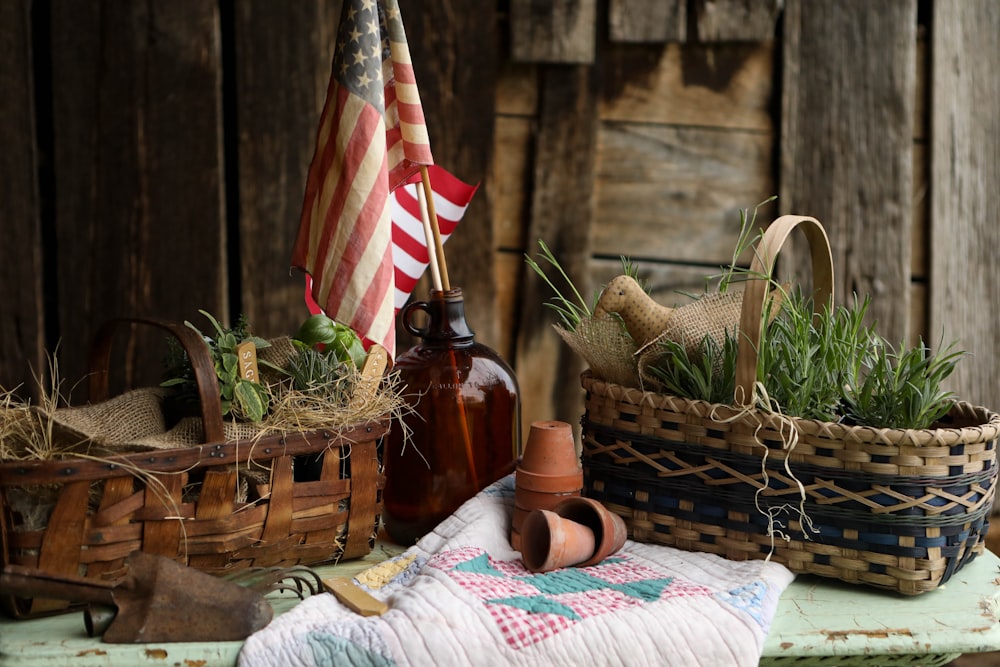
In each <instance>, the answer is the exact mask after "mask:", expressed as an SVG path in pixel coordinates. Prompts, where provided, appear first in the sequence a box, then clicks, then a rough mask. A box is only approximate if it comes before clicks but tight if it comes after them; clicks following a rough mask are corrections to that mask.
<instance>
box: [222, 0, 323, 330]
mask: <svg viewBox="0 0 1000 667" xmlns="http://www.w3.org/2000/svg"><path fill="white" fill-rule="evenodd" d="M340 6H341V3H340V0H336V1H334V0H316V1H314V2H294V3H276V2H272V1H270V0H241V1H240V2H234V3H232V8H233V14H232V16H231V20H232V25H231V26H224V30H225V29H226V28H229V30H230V31H231V35H232V37H233V51H232V63H231V66H232V67H233V68H234V69H235V76H234V77H233V79H234V82H235V88H234V89H233V90H230V91H227V93H229V96H228V99H231V100H232V105H233V107H234V109H233V112H234V117H233V119H232V120H231V121H230V123H231V127H230V128H229V131H230V132H233V129H234V128H235V134H236V135H238V136H237V140H236V142H235V144H236V150H237V155H236V156H233V155H229V156H228V157H229V158H235V159H229V160H227V170H228V171H229V174H228V175H229V181H230V183H231V184H234V185H233V186H231V188H230V189H229V192H230V199H229V202H228V203H229V207H228V208H227V211H228V213H229V215H230V217H233V216H234V215H235V216H236V217H237V218H238V222H239V225H238V228H237V229H238V237H239V241H238V246H239V262H238V268H239V274H238V275H237V276H234V278H235V279H238V280H239V281H240V282H239V287H238V289H237V290H233V291H235V292H236V297H237V298H239V299H240V300H241V303H240V305H239V306H238V309H239V310H241V311H242V312H244V313H246V315H247V317H248V318H249V320H250V322H251V323H252V324H253V327H254V330H255V331H256V332H257V333H258V334H259V335H261V336H268V337H271V336H278V335H281V334H287V333H289V332H293V331H294V330H295V327H297V326H298V325H299V323H301V321H302V319H303V305H302V304H303V291H304V290H303V279H302V277H301V276H300V275H292V274H291V268H290V267H291V257H292V244H293V243H294V242H295V232H296V230H297V229H298V221H299V216H300V213H301V210H302V193H303V191H304V184H305V182H306V174H307V173H308V170H309V163H310V161H311V160H312V156H313V150H314V148H315V145H316V126H317V122H318V119H319V114H320V111H321V110H322V108H323V102H324V100H325V99H326V89H327V83H328V82H329V80H330V59H331V56H332V53H333V52H332V44H333V42H334V39H335V36H336V31H337V22H338V21H339V20H340ZM226 18H227V19H229V18H230V17H229V15H228V14H227V15H226ZM226 55H228V53H227V54H226ZM227 145H229V144H227ZM234 188H235V189H236V190H237V192H236V193H235V197H234V196H233V193H232V190H233V189H234ZM234 199H235V201H234ZM234 209H235V211H234Z"/></svg>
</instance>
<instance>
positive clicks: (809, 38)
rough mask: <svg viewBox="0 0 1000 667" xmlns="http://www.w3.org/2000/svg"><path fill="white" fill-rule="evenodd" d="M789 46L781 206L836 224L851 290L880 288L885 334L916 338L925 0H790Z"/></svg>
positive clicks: (840, 287)
mask: <svg viewBox="0 0 1000 667" xmlns="http://www.w3.org/2000/svg"><path fill="white" fill-rule="evenodd" d="M783 47H784V50H783V52H784V55H783V60H782V62H783V72H784V82H783V86H782V115H781V122H782V128H781V177H780V178H781V196H780V198H779V206H780V208H781V211H782V212H783V213H800V214H808V215H813V216H815V217H817V218H818V219H819V220H820V221H821V222H822V223H823V224H824V226H825V227H826V229H827V234H828V235H829V236H830V243H831V246H832V249H833V264H834V273H835V275H834V278H835V292H837V293H839V294H840V295H841V297H840V302H841V303H844V302H846V301H847V300H850V299H851V298H852V294H857V295H859V297H863V296H864V295H866V294H870V295H871V296H872V305H871V308H870V311H869V312H870V315H871V316H872V317H873V318H874V319H875V320H877V321H878V325H879V330H880V332H881V333H882V335H884V336H886V337H887V338H888V339H889V340H891V341H905V340H907V337H908V335H909V322H908V318H909V314H910V308H909V304H910V270H911V267H910V254H911V246H910V237H911V234H912V227H913V225H912V201H913V136H914V131H913V126H914V106H915V105H916V94H915V93H916V73H917V68H916V62H917V60H916V48H917V3H916V1H915V0H893V1H892V2H879V3H870V2H866V1H865V0H847V1H845V2H836V3H831V2H820V3H818V2H802V1H801V0H790V1H789V2H788V3H787V5H786V7H785V20H784V34H783ZM848 53H849V54H851V57H849V58H845V57H843V55H844V54H848ZM795 254H796V253H794V251H792V252H790V253H789V257H790V258H791V260H792V261H791V262H789V263H794V262H795V261H796V260H795V258H794V255H795ZM797 254H798V255H799V256H801V257H802V258H803V260H800V261H804V262H805V264H806V267H805V269H808V261H809V260H808V253H804V252H799V253H797ZM797 268H799V273H801V272H802V268H801V267H797Z"/></svg>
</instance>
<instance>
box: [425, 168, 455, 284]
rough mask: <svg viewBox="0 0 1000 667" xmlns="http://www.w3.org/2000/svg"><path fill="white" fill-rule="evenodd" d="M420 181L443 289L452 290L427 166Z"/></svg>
mask: <svg viewBox="0 0 1000 667" xmlns="http://www.w3.org/2000/svg"><path fill="white" fill-rule="evenodd" d="M420 181H421V183H423V186H424V197H425V198H426V199H427V217H428V218H430V221H431V230H432V231H433V233H434V252H435V253H436V254H437V260H438V268H440V270H441V287H442V288H443V289H445V290H450V289H451V280H449V279H448V263H447V262H446V261H445V259H444V242H442V241H441V226H440V224H438V217H437V211H435V210H434V191H433V190H432V189H431V176H430V174H429V173H428V172H427V166H426V165H420Z"/></svg>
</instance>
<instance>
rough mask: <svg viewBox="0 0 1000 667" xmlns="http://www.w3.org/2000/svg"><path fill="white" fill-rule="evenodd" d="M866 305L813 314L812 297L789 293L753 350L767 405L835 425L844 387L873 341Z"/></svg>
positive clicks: (867, 302)
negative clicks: (866, 318) (866, 322)
mask: <svg viewBox="0 0 1000 667" xmlns="http://www.w3.org/2000/svg"><path fill="white" fill-rule="evenodd" d="M870 303H871V299H870V298H865V299H864V300H863V301H861V302H860V303H859V304H857V305H855V306H853V307H851V308H847V307H843V306H842V307H839V308H833V309H832V310H831V306H830V304H825V305H823V306H822V307H821V309H820V311H819V312H818V313H816V314H814V306H813V301H812V299H808V298H805V297H804V296H803V295H802V293H801V290H798V289H796V290H793V291H792V292H791V294H790V295H788V297H787V298H786V299H785V300H784V302H783V304H782V307H781V312H780V313H779V314H778V316H777V317H775V318H774V320H773V321H772V322H771V323H770V325H769V326H767V327H765V329H764V332H763V335H762V340H761V345H760V349H759V350H758V352H757V379H758V380H759V381H760V382H762V383H763V385H764V387H765V388H766V389H767V394H768V399H769V401H770V404H769V405H768V406H767V407H768V408H770V409H773V410H775V411H777V412H782V413H784V414H787V415H794V416H796V417H803V418H805V419H818V420H821V421H838V420H839V419H840V413H841V409H842V401H843V396H844V387H845V386H847V385H849V384H850V383H852V382H853V381H854V379H855V378H856V377H857V376H858V373H859V372H860V367H861V362H862V359H863V358H864V356H865V355H866V354H867V353H868V350H869V349H870V348H871V345H872V344H873V343H874V341H875V340H877V336H876V334H875V332H874V330H873V329H872V328H871V327H869V326H865V325H864V323H863V321H864V317H865V314H866V313H867V311H868V308H869V305H870Z"/></svg>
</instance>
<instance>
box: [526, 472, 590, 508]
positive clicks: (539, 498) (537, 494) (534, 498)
mask: <svg viewBox="0 0 1000 667" xmlns="http://www.w3.org/2000/svg"><path fill="white" fill-rule="evenodd" d="M515 479H516V478H515ZM579 496H580V489H574V490H572V491H564V492H562V493H543V492H541V491H531V490H529V489H525V488H523V487H520V486H517V485H515V486H514V506H515V507H520V508H521V509H525V510H528V511H529V512H530V511H531V510H550V509H552V508H554V507H555V506H556V505H558V504H559V503H561V502H562V501H564V500H566V499H567V498H576V497H579Z"/></svg>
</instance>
